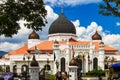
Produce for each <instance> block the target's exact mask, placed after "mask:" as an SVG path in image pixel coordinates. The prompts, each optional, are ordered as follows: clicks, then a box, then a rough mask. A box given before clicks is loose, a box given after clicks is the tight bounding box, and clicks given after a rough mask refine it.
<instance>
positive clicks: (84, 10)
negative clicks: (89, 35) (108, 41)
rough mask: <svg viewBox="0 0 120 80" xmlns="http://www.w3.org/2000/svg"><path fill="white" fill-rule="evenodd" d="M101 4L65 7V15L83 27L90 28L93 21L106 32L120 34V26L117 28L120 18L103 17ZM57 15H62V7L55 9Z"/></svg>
mask: <svg viewBox="0 0 120 80" xmlns="http://www.w3.org/2000/svg"><path fill="white" fill-rule="evenodd" d="M98 4H99V3H91V4H84V5H77V6H65V7H64V13H65V15H66V16H67V18H68V19H70V20H72V21H74V20H76V19H78V20H80V24H81V26H85V27H86V26H88V25H89V24H90V23H91V22H92V21H95V22H96V23H97V24H98V25H101V26H103V29H104V31H109V32H110V33H113V34H120V26H117V22H120V18H118V17H114V16H103V15H101V14H99V10H100V8H99V7H98ZM53 9H54V11H55V12H56V13H57V14H60V7H56V6H55V7H53Z"/></svg>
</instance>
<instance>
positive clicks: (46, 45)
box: [9, 41, 117, 55]
mask: <svg viewBox="0 0 120 80" xmlns="http://www.w3.org/2000/svg"><path fill="white" fill-rule="evenodd" d="M66 43H67V42H65V41H60V42H59V44H66ZM69 43H70V44H72V45H80V44H90V41H79V42H76V41H75V42H74V41H72V42H69ZM53 44H54V42H53V41H43V42H41V43H39V44H38V45H36V46H37V48H38V49H39V50H42V51H52V50H53ZM93 44H94V45H95V49H94V50H99V42H93ZM27 46H28V44H25V45H24V46H23V47H21V48H19V49H16V50H14V51H12V52H10V53H9V54H10V55H17V54H26V53H27V50H31V51H33V50H34V49H35V46H34V47H31V48H29V49H28V47H27ZM105 51H113V52H114V51H115V52H116V49H115V48H113V47H110V46H105ZM114 54H117V53H114Z"/></svg>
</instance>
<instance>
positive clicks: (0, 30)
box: [0, 0, 47, 37]
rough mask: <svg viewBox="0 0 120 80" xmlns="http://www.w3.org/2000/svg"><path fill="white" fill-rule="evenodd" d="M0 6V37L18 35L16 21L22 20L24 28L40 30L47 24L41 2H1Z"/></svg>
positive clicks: (7, 0) (38, 0)
mask: <svg viewBox="0 0 120 80" xmlns="http://www.w3.org/2000/svg"><path fill="white" fill-rule="evenodd" d="M3 1H4V2H3V3H2V4H0V35H4V36H5V37H12V36H13V35H14V34H17V33H18V30H19V29H20V26H19V24H18V21H19V20H21V19H23V20H25V21H26V22H27V23H25V24H24V25H25V27H27V28H28V29H33V30H36V31H39V30H42V27H43V26H45V24H46V23H47V20H46V15H47V10H46V9H45V6H44V2H43V0H6V1H5V0H3Z"/></svg>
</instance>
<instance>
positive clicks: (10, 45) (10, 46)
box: [0, 42, 22, 51]
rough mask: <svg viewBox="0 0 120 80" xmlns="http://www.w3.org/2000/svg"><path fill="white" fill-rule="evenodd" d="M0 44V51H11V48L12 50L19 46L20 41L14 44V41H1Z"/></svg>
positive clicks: (20, 44)
mask: <svg viewBox="0 0 120 80" xmlns="http://www.w3.org/2000/svg"><path fill="white" fill-rule="evenodd" d="M0 45H2V46H0V50H2V51H11V50H14V49H16V48H19V47H21V46H22V43H19V44H14V43H9V42H3V43H1V44H0Z"/></svg>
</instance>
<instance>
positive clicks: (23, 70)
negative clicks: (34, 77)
mask: <svg viewBox="0 0 120 80" xmlns="http://www.w3.org/2000/svg"><path fill="white" fill-rule="evenodd" d="M27 71H28V66H27V65H25V64H24V65H22V68H21V72H22V73H23V72H27Z"/></svg>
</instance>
